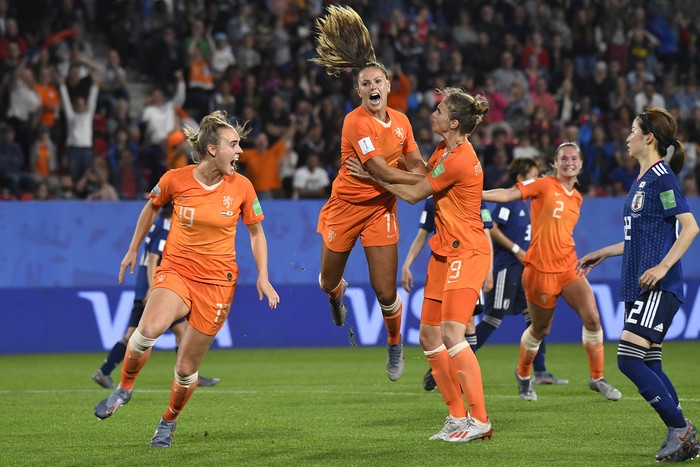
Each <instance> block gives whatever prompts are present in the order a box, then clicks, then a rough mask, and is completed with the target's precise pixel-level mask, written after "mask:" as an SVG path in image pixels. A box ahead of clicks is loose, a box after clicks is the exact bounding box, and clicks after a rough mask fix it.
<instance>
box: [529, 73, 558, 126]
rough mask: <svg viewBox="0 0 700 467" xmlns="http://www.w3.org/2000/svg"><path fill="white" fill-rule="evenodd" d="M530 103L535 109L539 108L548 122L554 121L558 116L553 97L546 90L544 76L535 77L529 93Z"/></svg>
mask: <svg viewBox="0 0 700 467" xmlns="http://www.w3.org/2000/svg"><path fill="white" fill-rule="evenodd" d="M530 101H531V102H532V105H534V106H535V107H541V108H542V110H544V113H545V115H546V117H547V119H549V120H555V119H556V118H557V114H558V106H557V103H556V101H555V100H554V96H553V95H552V93H550V92H549V91H548V90H547V80H546V79H545V78H544V76H539V77H537V79H536V81H535V87H534V89H533V90H532V92H530Z"/></svg>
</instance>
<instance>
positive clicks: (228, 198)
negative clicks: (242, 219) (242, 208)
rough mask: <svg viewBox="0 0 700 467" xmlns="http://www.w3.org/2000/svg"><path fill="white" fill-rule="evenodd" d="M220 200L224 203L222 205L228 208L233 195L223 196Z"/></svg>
mask: <svg viewBox="0 0 700 467" xmlns="http://www.w3.org/2000/svg"><path fill="white" fill-rule="evenodd" d="M222 202H223V203H224V206H225V207H226V209H228V208H230V207H231V203H233V196H229V195H226V196H224V198H223V199H222Z"/></svg>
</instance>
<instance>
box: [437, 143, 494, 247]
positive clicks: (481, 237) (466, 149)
mask: <svg viewBox="0 0 700 467" xmlns="http://www.w3.org/2000/svg"><path fill="white" fill-rule="evenodd" d="M429 164H430V166H431V167H433V170H432V171H431V172H430V173H429V174H428V175H427V177H428V181H429V183H430V186H432V188H433V190H434V191H435V194H434V195H433V199H434V202H435V235H433V237H432V238H431V239H430V248H431V249H432V250H433V252H435V253H436V254H438V255H441V256H458V255H461V254H463V253H464V252H467V251H470V250H473V251H478V252H480V253H483V254H486V255H488V254H490V253H491V250H490V246H489V242H488V240H487V238H486V234H484V222H483V221H482V219H481V192H482V190H483V188H484V172H483V170H482V168H481V163H480V162H479V159H478V158H477V157H476V152H474V148H473V147H472V145H471V143H470V142H469V141H465V142H464V143H462V144H460V145H459V146H457V147H456V148H454V149H453V150H452V151H451V152H446V151H445V142H444V141H443V142H441V143H440V144H439V145H438V147H437V148H436V149H435V152H433V155H432V156H431V157H430V161H429Z"/></svg>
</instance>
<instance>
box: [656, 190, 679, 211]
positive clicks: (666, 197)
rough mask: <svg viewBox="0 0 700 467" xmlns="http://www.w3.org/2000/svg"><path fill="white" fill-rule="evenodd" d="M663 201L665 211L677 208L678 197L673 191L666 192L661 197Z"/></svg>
mask: <svg viewBox="0 0 700 467" xmlns="http://www.w3.org/2000/svg"><path fill="white" fill-rule="evenodd" d="M659 198H660V199H661V204H663V205H664V209H672V208H675V207H676V206H677V204H676V195H674V194H673V190H668V191H664V192H663V193H661V194H660V195H659Z"/></svg>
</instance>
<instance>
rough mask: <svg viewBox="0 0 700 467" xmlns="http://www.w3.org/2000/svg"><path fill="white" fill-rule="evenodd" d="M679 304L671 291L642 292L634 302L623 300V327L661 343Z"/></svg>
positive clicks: (655, 342)
mask: <svg viewBox="0 0 700 467" xmlns="http://www.w3.org/2000/svg"><path fill="white" fill-rule="evenodd" d="M680 306H681V301H680V300H678V297H676V296H675V295H674V294H672V293H671V292H666V291H663V290H651V291H648V292H644V293H643V294H641V295H640V296H639V297H637V300H635V301H634V302H625V327H624V329H625V330H626V331H630V332H631V333H634V334H637V335H638V336H642V337H644V338H646V339H648V340H650V341H651V342H653V343H654V344H661V343H662V342H663V340H664V337H665V336H666V332H668V328H669V327H671V322H672V321H673V317H674V316H676V313H677V312H678V309H679V308H680Z"/></svg>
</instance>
